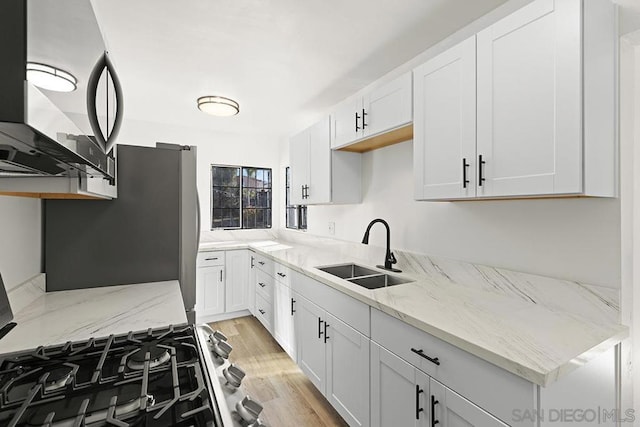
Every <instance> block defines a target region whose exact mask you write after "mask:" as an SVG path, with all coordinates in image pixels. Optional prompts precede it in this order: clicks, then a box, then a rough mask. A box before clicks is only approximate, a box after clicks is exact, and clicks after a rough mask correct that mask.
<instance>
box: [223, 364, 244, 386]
mask: <svg viewBox="0 0 640 427" xmlns="http://www.w3.org/2000/svg"><path fill="white" fill-rule="evenodd" d="M222 374H223V375H224V377H225V378H226V379H227V384H228V385H230V386H231V387H234V388H238V387H240V384H242V379H243V378H244V377H245V375H246V373H245V372H244V371H243V370H242V369H240V368H239V367H238V366H236V365H234V364H233V363H232V364H231V365H229V366H228V367H226V368H224V370H223V371H222Z"/></svg>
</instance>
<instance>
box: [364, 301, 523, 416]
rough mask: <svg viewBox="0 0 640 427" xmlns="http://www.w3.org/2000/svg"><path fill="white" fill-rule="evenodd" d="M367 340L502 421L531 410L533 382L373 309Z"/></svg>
mask: <svg viewBox="0 0 640 427" xmlns="http://www.w3.org/2000/svg"><path fill="white" fill-rule="evenodd" d="M371 339H372V340H373V341H375V342H377V343H379V344H380V345H382V346H383V347H385V348H386V349H388V350H389V351H391V352H393V353H395V354H397V355H398V356H400V357H401V358H402V359H404V360H406V361H407V362H409V363H411V364H412V365H414V366H416V367H417V368H418V369H420V370H422V371H423V372H425V373H427V374H428V375H429V376H431V377H433V378H435V379H436V380H438V381H440V382H442V383H443V384H446V385H447V387H450V388H451V389H452V390H454V391H456V392H457V393H459V394H461V395H463V396H464V397H466V398H467V399H469V400H471V401H472V402H474V403H475V404H477V405H478V406H480V407H481V408H483V409H485V410H486V411H488V412H490V413H492V414H493V415H495V416H496V417H498V418H500V419H501V420H503V421H507V422H509V421H510V420H511V417H512V411H513V410H514V409H532V410H533V409H534V401H535V399H534V398H535V390H536V386H535V385H534V384H533V383H531V382H529V381H527V380H525V379H523V378H521V377H518V376H517V375H514V374H512V373H510V372H507V371H505V370H504V369H501V368H499V367H497V366H495V365H493V364H491V363H489V362H486V361H484V360H482V359H480V358H479V357H476V356H474V355H472V354H471V353H468V352H466V351H464V350H461V349H459V348H457V347H454V346H453V345H451V344H448V343H446V342H444V341H442V340H441V339H439V338H436V337H434V336H433V335H430V334H428V333H426V332H424V331H421V330H420V329H417V328H415V327H413V326H411V325H408V324H406V323H404V322H403V321H401V320H399V319H396V318H395V317H392V316H389V315H387V314H385V313H383V312H381V311H379V310H377V309H371ZM412 349H413V350H412ZM420 351H422V354H423V356H420V354H418V352H420ZM426 357H430V358H432V359H435V358H437V359H438V363H439V365H438V364H436V363H433V362H432V361H429V360H428V359H427V358H426ZM488 390H490V392H487V391H488Z"/></svg>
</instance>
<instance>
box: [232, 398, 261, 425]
mask: <svg viewBox="0 0 640 427" xmlns="http://www.w3.org/2000/svg"><path fill="white" fill-rule="evenodd" d="M236 411H238V414H239V415H240V416H241V417H242V419H244V420H245V421H247V422H248V423H255V422H257V421H258V416H259V415H260V412H262V405H261V404H259V403H258V402H256V401H255V400H252V399H251V397H249V396H247V397H245V398H244V399H242V401H240V402H238V403H236Z"/></svg>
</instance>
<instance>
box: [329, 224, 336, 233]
mask: <svg viewBox="0 0 640 427" xmlns="http://www.w3.org/2000/svg"><path fill="white" fill-rule="evenodd" d="M328 231H329V234H330V235H331V236H333V235H335V234H336V223H335V222H333V221H329V230H328Z"/></svg>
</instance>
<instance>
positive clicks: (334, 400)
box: [294, 294, 369, 426]
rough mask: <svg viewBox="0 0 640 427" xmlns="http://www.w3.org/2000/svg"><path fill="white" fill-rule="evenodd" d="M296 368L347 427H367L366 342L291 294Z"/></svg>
mask: <svg viewBox="0 0 640 427" xmlns="http://www.w3.org/2000/svg"><path fill="white" fill-rule="evenodd" d="M294 299H295V301H296V303H295V310H296V311H295V329H296V343H297V348H298V366H300V369H302V371H303V372H304V373H305V374H306V375H307V377H308V378H309V379H310V380H311V382H312V383H313V384H314V385H315V386H316V387H317V388H318V390H320V392H322V394H323V395H324V396H325V397H326V398H327V400H328V401H329V403H331V405H332V406H333V407H334V408H335V409H336V411H338V413H339V414H340V415H341V416H342V418H344V420H345V421H346V422H347V423H348V424H349V425H350V426H368V425H369V339H368V338H367V337H365V336H364V335H362V334H360V333H359V332H357V331H356V330H355V329H353V328H351V327H350V326H348V325H346V324H345V323H343V322H342V321H340V320H338V319H337V318H336V317H334V316H332V315H331V314H329V313H327V312H326V311H325V310H324V309H322V308H320V307H318V306H317V305H315V304H314V303H312V302H311V301H309V300H307V299H306V298H304V297H302V296H301V295H298V294H294Z"/></svg>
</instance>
